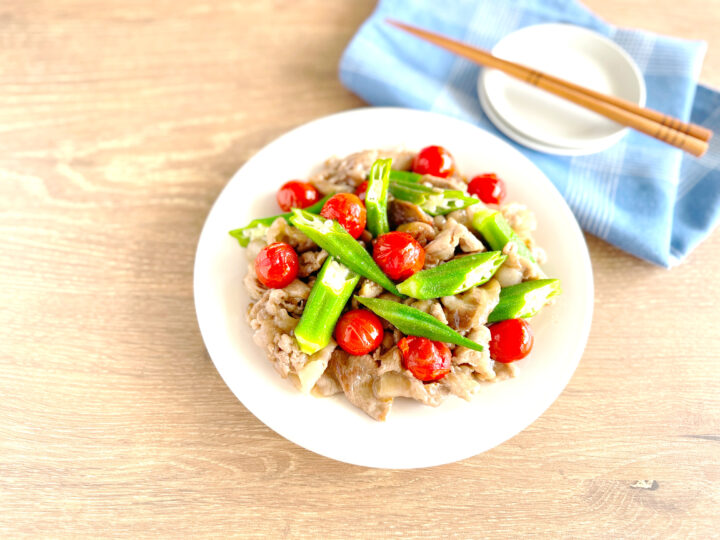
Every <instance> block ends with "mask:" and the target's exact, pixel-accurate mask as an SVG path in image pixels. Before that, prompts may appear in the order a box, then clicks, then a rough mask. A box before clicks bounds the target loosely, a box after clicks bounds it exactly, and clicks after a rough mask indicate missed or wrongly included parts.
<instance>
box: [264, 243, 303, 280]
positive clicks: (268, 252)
mask: <svg viewBox="0 0 720 540" xmlns="http://www.w3.org/2000/svg"><path fill="white" fill-rule="evenodd" d="M298 266H299V264H298V256H297V253H295V250H294V249H293V248H292V246H290V245H289V244H286V243H284V242H275V243H274V244H270V245H267V246H265V247H264V248H262V249H261V250H260V253H258V255H257V257H255V273H256V274H257V277H258V279H259V280H260V283H262V284H263V285H265V286H266V287H269V288H271V289H282V288H284V287H287V286H288V285H289V284H290V282H291V281H292V280H294V279H295V278H296V277H297V274H298Z"/></svg>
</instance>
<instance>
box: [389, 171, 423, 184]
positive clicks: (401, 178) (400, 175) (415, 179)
mask: <svg viewBox="0 0 720 540" xmlns="http://www.w3.org/2000/svg"><path fill="white" fill-rule="evenodd" d="M422 177H423V175H422V174H418V173H415V172H410V171H390V180H396V181H398V182H410V183H412V184H418V183H419V182H420V180H422Z"/></svg>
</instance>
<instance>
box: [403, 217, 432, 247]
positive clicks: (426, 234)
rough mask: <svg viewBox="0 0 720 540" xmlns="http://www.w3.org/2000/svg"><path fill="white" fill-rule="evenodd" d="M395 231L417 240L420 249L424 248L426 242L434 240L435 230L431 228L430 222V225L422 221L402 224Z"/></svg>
mask: <svg viewBox="0 0 720 540" xmlns="http://www.w3.org/2000/svg"><path fill="white" fill-rule="evenodd" d="M397 230H398V231H400V232H406V233H408V234H409V235H410V236H412V237H413V238H414V239H415V240H417V242H418V244H420V245H421V246H422V247H425V246H426V245H427V243H428V242H430V241H432V240H433V239H434V238H435V229H434V228H433V226H432V221H430V223H425V222H423V221H412V222H410V223H403V224H402V225H400V226H399V227H398V228H397Z"/></svg>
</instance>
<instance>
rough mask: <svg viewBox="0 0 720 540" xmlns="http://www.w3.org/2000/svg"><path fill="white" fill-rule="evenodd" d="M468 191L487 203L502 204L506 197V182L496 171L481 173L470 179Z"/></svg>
mask: <svg viewBox="0 0 720 540" xmlns="http://www.w3.org/2000/svg"><path fill="white" fill-rule="evenodd" d="M468 193H470V195H475V196H476V197H477V198H478V199H480V200H481V201H482V202H484V203H485V204H500V203H501V202H502V200H503V199H504V198H505V182H503V181H502V180H500V179H499V178H498V177H497V175H496V174H495V173H487V174H480V175H478V176H476V177H475V178H473V179H472V180H470V183H469V184H468Z"/></svg>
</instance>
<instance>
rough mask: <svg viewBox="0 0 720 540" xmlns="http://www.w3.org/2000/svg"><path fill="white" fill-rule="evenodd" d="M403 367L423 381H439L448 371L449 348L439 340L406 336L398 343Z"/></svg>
mask: <svg viewBox="0 0 720 540" xmlns="http://www.w3.org/2000/svg"><path fill="white" fill-rule="evenodd" d="M398 348H399V349H400V352H401V353H402V357H403V365H404V366H405V369H408V370H410V372H411V373H412V374H413V375H414V376H415V378H416V379H420V380H421V381H424V382H434V381H439V380H440V379H442V378H443V377H444V376H445V375H447V374H448V373H450V365H451V363H450V360H451V355H450V349H448V346H447V345H445V344H444V343H441V342H440V341H432V340H431V339H428V338H424V337H418V336H406V337H404V338H402V339H401V340H400V342H399V343H398Z"/></svg>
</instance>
